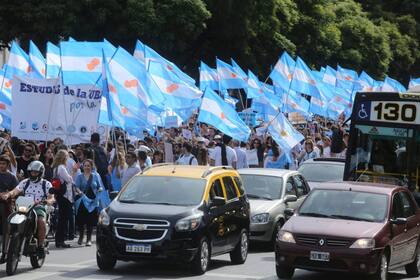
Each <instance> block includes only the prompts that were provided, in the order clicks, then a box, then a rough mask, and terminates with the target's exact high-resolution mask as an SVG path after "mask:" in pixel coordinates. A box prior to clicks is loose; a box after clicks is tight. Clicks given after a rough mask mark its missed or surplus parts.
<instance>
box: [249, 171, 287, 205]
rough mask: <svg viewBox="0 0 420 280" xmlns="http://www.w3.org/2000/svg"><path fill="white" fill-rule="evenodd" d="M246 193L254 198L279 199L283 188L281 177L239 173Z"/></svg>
mask: <svg viewBox="0 0 420 280" xmlns="http://www.w3.org/2000/svg"><path fill="white" fill-rule="evenodd" d="M241 179H242V182H243V184H244V187H245V190H246V194H247V196H248V197H249V198H254V199H266V200H273V199H280V197H281V194H282V190H283V178H281V177H275V176H266V175H254V174H252V175H250V174H241Z"/></svg>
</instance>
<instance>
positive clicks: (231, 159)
mask: <svg viewBox="0 0 420 280" xmlns="http://www.w3.org/2000/svg"><path fill="white" fill-rule="evenodd" d="M231 139H232V138H231V137H229V136H227V135H223V143H222V137H221V136H220V135H216V136H215V137H214V140H215V141H216V143H217V144H216V147H215V148H214V151H213V153H212V154H211V155H210V163H211V164H210V165H212V166H223V165H228V166H232V167H233V168H236V163H237V161H238V160H237V157H236V152H235V150H234V149H232V148H231V147H229V146H228V144H229V142H230V140H231Z"/></svg>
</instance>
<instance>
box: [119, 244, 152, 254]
mask: <svg viewBox="0 0 420 280" xmlns="http://www.w3.org/2000/svg"><path fill="white" fill-rule="evenodd" d="M125 251H126V252H128V253H143V254H150V253H151V252H152V245H147V244H127V245H125Z"/></svg>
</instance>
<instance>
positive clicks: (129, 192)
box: [119, 176, 206, 205]
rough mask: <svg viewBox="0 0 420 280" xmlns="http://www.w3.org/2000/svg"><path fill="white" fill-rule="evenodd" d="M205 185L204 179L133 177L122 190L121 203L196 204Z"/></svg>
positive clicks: (200, 198) (199, 200) (201, 195)
mask: <svg viewBox="0 0 420 280" xmlns="http://www.w3.org/2000/svg"><path fill="white" fill-rule="evenodd" d="M205 187H206V180H205V179H192V178H182V177H169V176H168V177H165V176H138V177H134V178H133V179H132V180H131V181H130V182H129V184H128V185H127V187H126V188H125V189H124V190H123V191H122V193H121V195H120V197H119V201H120V202H123V203H142V204H143V203H144V204H167V205H198V204H199V203H200V202H201V200H202V197H203V193H204V189H205Z"/></svg>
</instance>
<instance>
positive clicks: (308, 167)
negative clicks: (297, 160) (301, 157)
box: [298, 162, 344, 182]
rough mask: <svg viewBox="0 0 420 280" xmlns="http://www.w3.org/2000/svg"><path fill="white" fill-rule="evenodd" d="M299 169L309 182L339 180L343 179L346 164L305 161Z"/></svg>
mask: <svg viewBox="0 0 420 280" xmlns="http://www.w3.org/2000/svg"><path fill="white" fill-rule="evenodd" d="M298 171H299V172H300V173H301V174H302V175H303V177H304V178H305V179H306V181H309V182H328V181H334V182H339V181H342V180H343V175H344V164H330V163H321V162H316V163H303V164H302V165H301V166H300V167H299V169H298Z"/></svg>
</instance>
